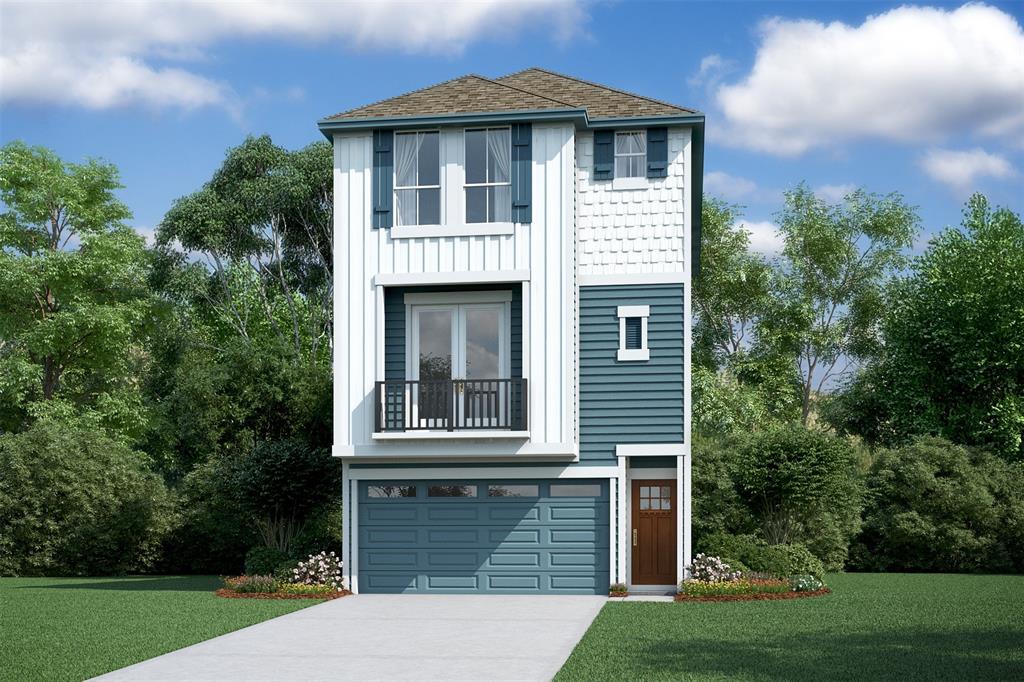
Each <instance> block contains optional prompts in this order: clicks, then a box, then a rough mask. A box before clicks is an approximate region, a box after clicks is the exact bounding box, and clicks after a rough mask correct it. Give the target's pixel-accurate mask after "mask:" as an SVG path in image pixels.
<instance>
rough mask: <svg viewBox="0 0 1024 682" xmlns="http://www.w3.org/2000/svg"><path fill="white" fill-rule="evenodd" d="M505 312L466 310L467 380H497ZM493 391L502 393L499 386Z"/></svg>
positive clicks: (499, 373) (489, 309) (483, 309)
mask: <svg viewBox="0 0 1024 682" xmlns="http://www.w3.org/2000/svg"><path fill="white" fill-rule="evenodd" d="M503 313H504V311H503V310H502V309H501V308H498V307H497V306H494V307H487V308H467V309H466V378H467V379H497V378H499V377H501V368H500V367H499V365H498V357H499V356H498V346H499V344H500V342H501V338H500V334H499V330H500V329H501V317H502V315H503ZM493 390H496V391H500V388H497V385H496V386H495V388H494V389H493Z"/></svg>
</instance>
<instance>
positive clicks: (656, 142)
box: [647, 128, 668, 178]
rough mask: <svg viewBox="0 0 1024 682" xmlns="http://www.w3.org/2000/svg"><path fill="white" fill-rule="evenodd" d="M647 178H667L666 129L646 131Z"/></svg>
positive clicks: (649, 129)
mask: <svg viewBox="0 0 1024 682" xmlns="http://www.w3.org/2000/svg"><path fill="white" fill-rule="evenodd" d="M647 177H649V178H664V177H668V128H648V129H647Z"/></svg>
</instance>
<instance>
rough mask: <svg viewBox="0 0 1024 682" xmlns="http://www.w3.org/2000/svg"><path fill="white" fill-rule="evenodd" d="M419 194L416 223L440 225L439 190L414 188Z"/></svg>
mask: <svg viewBox="0 0 1024 682" xmlns="http://www.w3.org/2000/svg"><path fill="white" fill-rule="evenodd" d="M416 191H417V192H419V195H420V206H419V216H418V217H419V222H418V223H417V224H418V225H440V224H441V190H439V189H421V190H416Z"/></svg>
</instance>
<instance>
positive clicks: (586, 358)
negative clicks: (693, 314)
mask: <svg viewBox="0 0 1024 682" xmlns="http://www.w3.org/2000/svg"><path fill="white" fill-rule="evenodd" d="M620 305H649V306H650V309H651V314H650V317H649V318H648V320H647V346H648V348H649V349H650V356H651V357H650V360H647V361H644V362H619V361H618V359H617V357H616V355H617V351H618V348H619V318H618V315H617V314H616V313H617V310H616V309H617V307H618V306H620ZM684 324H685V322H684V320H683V287H682V285H681V284H658V285H650V284H648V285H637V286H593V287H580V387H579V388H580V464H588V465H608V464H615V463H616V457H615V446H616V445H618V444H620V443H681V442H682V441H683V381H684V376H683V325H684Z"/></svg>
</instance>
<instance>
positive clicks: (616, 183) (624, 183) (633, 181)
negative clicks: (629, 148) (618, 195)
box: [612, 130, 647, 190]
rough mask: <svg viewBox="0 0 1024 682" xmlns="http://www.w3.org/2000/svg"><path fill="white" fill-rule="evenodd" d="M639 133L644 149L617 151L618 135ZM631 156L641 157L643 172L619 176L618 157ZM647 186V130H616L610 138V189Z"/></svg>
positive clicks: (642, 187)
mask: <svg viewBox="0 0 1024 682" xmlns="http://www.w3.org/2000/svg"><path fill="white" fill-rule="evenodd" d="M635 133H639V134H640V135H642V136H643V138H644V151H642V152H630V153H628V154H620V153H619V145H618V140H619V135H632V134H635ZM632 157H641V158H642V159H643V162H642V163H641V168H642V169H643V171H644V172H643V173H642V174H641V175H631V176H627V177H619V173H618V168H619V163H618V161H619V159H627V158H632ZM645 187H647V131H646V130H616V131H615V136H614V138H613V139H612V189H613V190H620V189H644V188H645Z"/></svg>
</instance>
